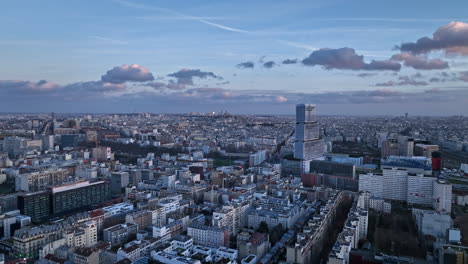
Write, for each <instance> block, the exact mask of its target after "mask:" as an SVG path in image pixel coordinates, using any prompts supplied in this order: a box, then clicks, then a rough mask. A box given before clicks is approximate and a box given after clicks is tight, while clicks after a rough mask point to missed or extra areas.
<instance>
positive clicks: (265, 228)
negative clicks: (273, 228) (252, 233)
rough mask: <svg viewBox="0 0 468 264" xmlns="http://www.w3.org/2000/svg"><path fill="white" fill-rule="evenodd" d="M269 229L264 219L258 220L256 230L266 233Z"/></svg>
mask: <svg viewBox="0 0 468 264" xmlns="http://www.w3.org/2000/svg"><path fill="white" fill-rule="evenodd" d="M269 231H270V230H269V228H268V224H267V223H266V222H265V221H262V222H260V225H259V226H258V229H257V232H259V233H266V234H268V233H269Z"/></svg>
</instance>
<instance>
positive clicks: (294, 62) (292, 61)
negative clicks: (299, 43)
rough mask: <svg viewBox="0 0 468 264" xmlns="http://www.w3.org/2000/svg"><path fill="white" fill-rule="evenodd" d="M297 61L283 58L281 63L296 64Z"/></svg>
mask: <svg viewBox="0 0 468 264" xmlns="http://www.w3.org/2000/svg"><path fill="white" fill-rule="evenodd" d="M297 62H298V60H297V59H285V60H284V61H283V62H282V63H283V64H296V63H297Z"/></svg>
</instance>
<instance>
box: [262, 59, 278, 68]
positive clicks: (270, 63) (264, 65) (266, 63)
mask: <svg viewBox="0 0 468 264" xmlns="http://www.w3.org/2000/svg"><path fill="white" fill-rule="evenodd" d="M275 66H276V63H275V62H274V61H267V62H265V63H263V68H267V69H271V68H273V67H275Z"/></svg>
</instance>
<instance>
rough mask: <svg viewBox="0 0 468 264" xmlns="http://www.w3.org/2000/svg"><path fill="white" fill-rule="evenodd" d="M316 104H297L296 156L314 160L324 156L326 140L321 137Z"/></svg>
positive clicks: (301, 158) (305, 159)
mask: <svg viewBox="0 0 468 264" xmlns="http://www.w3.org/2000/svg"><path fill="white" fill-rule="evenodd" d="M315 108H316V107H315V105H313V104H298V105H296V138H295V142H294V158H296V159H300V160H304V161H307V160H313V159H316V158H319V157H321V156H323V153H324V142H323V139H320V128H319V124H318V122H317V121H316V118H315Z"/></svg>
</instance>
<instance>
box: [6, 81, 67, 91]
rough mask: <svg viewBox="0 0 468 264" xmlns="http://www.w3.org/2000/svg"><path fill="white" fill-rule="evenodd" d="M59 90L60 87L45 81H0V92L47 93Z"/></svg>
mask: <svg viewBox="0 0 468 264" xmlns="http://www.w3.org/2000/svg"><path fill="white" fill-rule="evenodd" d="M59 88H60V85H58V84H56V83H53V82H49V81H46V80H40V81H38V82H30V81H14V80H0V91H1V92H24V93H49V92H52V91H54V90H56V89H59Z"/></svg>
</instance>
